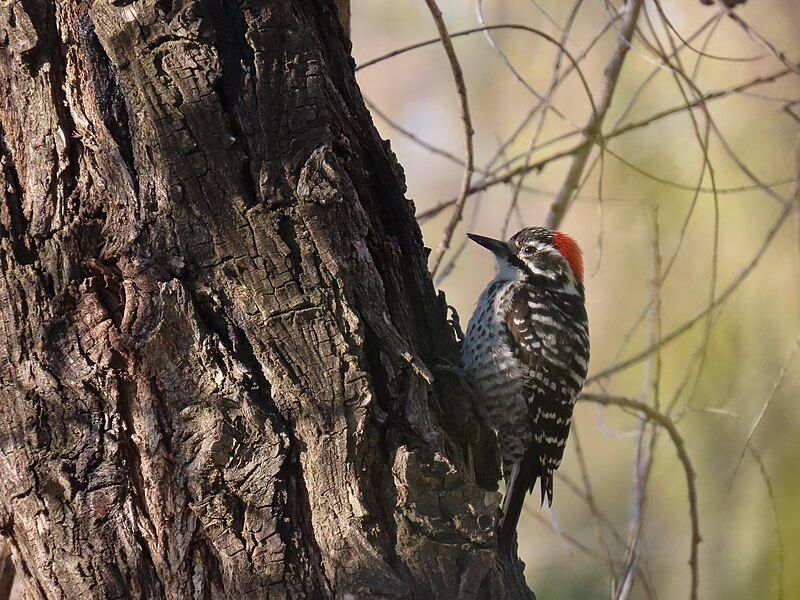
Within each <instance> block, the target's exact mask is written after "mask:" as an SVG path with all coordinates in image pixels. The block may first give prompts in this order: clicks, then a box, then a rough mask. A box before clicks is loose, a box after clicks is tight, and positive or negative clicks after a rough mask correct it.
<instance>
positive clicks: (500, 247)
mask: <svg viewBox="0 0 800 600" xmlns="http://www.w3.org/2000/svg"><path fill="white" fill-rule="evenodd" d="M467 237H468V238H469V239H471V240H472V241H473V242H475V243H476V244H480V245H481V246H483V247H484V248H486V249H488V250H491V251H492V254H494V255H495V256H501V257H505V256H508V252H509V250H508V245H507V244H506V243H505V242H503V241H500V240H495V239H492V238H490V237H484V236H482V235H475V234H474V233H468V234H467Z"/></svg>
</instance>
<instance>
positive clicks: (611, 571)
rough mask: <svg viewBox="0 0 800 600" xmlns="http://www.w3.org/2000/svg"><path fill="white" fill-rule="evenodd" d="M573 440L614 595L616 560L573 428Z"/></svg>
mask: <svg viewBox="0 0 800 600" xmlns="http://www.w3.org/2000/svg"><path fill="white" fill-rule="evenodd" d="M572 439H574V440H575V452H576V453H577V455H578V464H579V465H580V469H581V478H582V479H583V488H584V491H585V493H586V501H587V503H588V505H589V510H590V511H591V513H592V516H593V517H594V521H595V528H594V529H595V534H596V535H597V543H598V544H599V546H600V550H601V551H602V554H603V559H604V562H605V564H606V568H607V569H608V574H609V577H610V578H611V586H612V594H613V590H614V585H615V584H616V580H617V574H616V570H615V569H614V559H613V558H612V556H611V551H610V550H609V549H608V543H607V542H606V536H605V534H604V532H603V522H602V519H601V517H600V509H599V508H598V506H597V501H596V500H595V498H594V493H593V491H592V482H591V480H590V479H589V469H588V467H587V466H586V457H585V456H584V454H583V447H582V446H581V438H580V436H579V435H578V430H577V428H575V427H573V428H572Z"/></svg>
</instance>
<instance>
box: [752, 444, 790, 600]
mask: <svg viewBox="0 0 800 600" xmlns="http://www.w3.org/2000/svg"><path fill="white" fill-rule="evenodd" d="M747 450H748V451H749V452H750V455H751V456H752V457H753V460H755V461H756V464H757V465H758V470H759V471H760V472H761V478H762V479H763V480H764V485H766V486H767V494H768V495H769V502H770V504H771V505H772V517H773V519H774V520H775V537H776V538H777V541H778V600H783V596H784V591H783V577H784V575H783V572H784V562H785V560H784V559H785V557H784V554H785V552H784V548H783V534H782V533H781V520H780V517H779V515H778V502H777V500H776V499H775V490H774V489H773V487H772V480H771V479H770V477H769V474H768V473H767V466H766V465H765V464H764V461H763V460H762V458H761V455H760V454H759V453H758V452H756V451H755V449H754V448H753V447H752V446H748V448H747Z"/></svg>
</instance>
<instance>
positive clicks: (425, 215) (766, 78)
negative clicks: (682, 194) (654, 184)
mask: <svg viewBox="0 0 800 600" xmlns="http://www.w3.org/2000/svg"><path fill="white" fill-rule="evenodd" d="M790 72H791V71H789V70H787V69H782V70H780V71H777V72H774V73H771V74H769V75H762V76H758V77H755V78H753V79H750V80H748V81H746V82H744V83H741V84H739V85H737V86H734V87H731V88H726V89H722V90H716V91H713V92H708V93H706V94H703V95H702V96H700V97H698V98H697V99H696V100H693V101H692V102H690V103H688V104H679V105H677V106H674V107H672V108H668V109H665V110H663V111H661V112H658V113H655V114H654V115H651V116H650V117H647V118H645V119H642V120H639V121H635V122H633V123H629V124H627V125H624V126H622V127H620V128H618V129H615V130H614V131H612V132H610V133H606V134H604V135H603V141H604V142H606V143H607V142H608V141H609V140H611V139H614V138H616V137H619V136H621V135H623V134H626V133H630V132H631V131H635V130H637V129H642V128H644V127H647V126H649V125H652V124H653V123H655V122H656V121H660V120H661V119H664V118H666V117H670V116H672V115H676V114H679V113H682V112H684V111H686V110H689V109H691V108H694V107H697V106H700V105H701V104H702V103H703V102H708V101H709V100H717V99H721V98H726V97H728V96H730V95H732V94H735V93H738V92H742V91H744V90H746V89H748V88H751V87H755V86H758V85H763V84H766V83H772V82H774V81H776V80H778V79H780V78H782V77H784V76H786V75H787V74H789V73H790ZM578 133H579V132H572V133H568V134H565V135H561V136H558V137H556V138H553V139H552V140H548V141H546V142H543V143H541V144H540V145H539V149H542V148H544V147H546V146H550V145H552V144H553V143H555V142H559V141H563V140H564V139H567V138H569V137H573V136H575V135H577V134H578ZM590 144H591V141H590V140H583V141H582V142H580V143H578V144H576V145H574V146H571V147H569V148H567V149H566V150H561V151H559V152H556V153H554V154H552V155H550V156H547V157H545V158H542V159H540V160H538V161H535V162H532V163H530V164H528V165H521V166H519V167H516V168H513V169H510V170H509V171H506V172H505V173H502V174H499V175H495V176H494V177H489V178H485V179H482V180H480V181H478V182H477V183H476V184H475V185H473V186H472V187H471V188H470V190H469V193H470V195H472V194H475V193H478V192H482V191H484V190H487V189H489V188H491V187H494V186H495V185H498V184H504V183H508V182H509V181H511V180H512V179H514V178H515V177H516V176H517V175H520V174H522V173H529V172H532V171H540V170H542V169H543V168H544V167H545V166H547V165H548V164H549V163H551V162H554V161H556V160H560V159H562V158H566V157H568V156H573V155H575V154H576V153H577V152H578V151H580V150H581V149H582V148H583V147H584V146H587V145H590ZM605 151H606V152H608V153H609V154H611V155H612V156H614V157H615V158H616V159H617V160H620V161H621V162H623V163H624V164H626V165H628V166H630V167H632V168H634V169H635V170H637V172H639V173H641V174H642V175H644V176H646V177H649V178H651V179H654V180H656V181H659V182H660V183H664V184H666V185H671V186H673V187H677V188H679V189H684V190H687V191H691V192H694V191H695V190H697V189H698V188H696V187H695V186H690V185H685V184H681V183H676V182H672V181H669V180H667V179H663V178H659V177H657V176H654V175H651V174H650V173H647V172H645V171H644V170H642V169H640V168H638V167H636V166H635V165H633V164H632V163H630V162H629V161H627V160H626V159H624V158H623V157H621V156H619V155H618V154H617V153H615V152H613V151H611V150H610V149H609V148H608V147H606V148H605ZM523 157H524V154H522V155H520V156H519V157H516V158H515V159H512V162H513V161H514V160H517V159H522V158H523ZM794 181H795V179H794V178H792V179H781V180H779V181H773V182H769V183H766V184H753V185H745V186H735V187H729V188H718V189H717V190H716V192H717V193H718V194H735V193H740V192H746V191H757V190H763V189H765V188H774V187H778V186H781V185H786V184H788V183H793V182H794ZM699 191H700V192H701V193H713V192H714V190H713V189H711V188H706V187H701V188H699ZM455 202H456V200H455V199H453V198H451V199H448V200H443V201H441V202H439V203H438V204H436V205H434V206H432V207H430V208H428V209H426V210H424V211H422V212H421V213H419V214H418V215H417V219H418V220H420V221H424V220H425V219H429V218H431V217H434V216H436V215H437V214H439V213H440V212H441V211H442V210H444V209H446V208H447V207H449V206H452V205H453V204H455Z"/></svg>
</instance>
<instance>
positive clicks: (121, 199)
mask: <svg viewBox="0 0 800 600" xmlns="http://www.w3.org/2000/svg"><path fill="white" fill-rule="evenodd" d="M0 27H1V29H0V185H1V186H2V192H1V193H2V205H1V206H0V310H1V311H2V313H1V315H0V479H1V480H2V485H1V486H0V542H5V543H6V544H7V545H8V547H9V548H10V550H11V555H12V557H13V562H14V566H15V567H16V572H17V576H18V577H20V578H21V580H22V583H23V586H24V588H25V589H26V590H27V594H28V595H29V597H31V598H123V597H135V598H148V599H151V598H265V597H275V598H283V597H295V598H301V597H309V598H328V597H333V596H337V597H342V598H347V597H371V598H372V597H386V598H411V597H416V598H433V597H439V598H455V597H459V598H471V597H472V598H477V597H480V598H514V597H524V596H526V595H527V591H526V590H524V589H523V587H524V586H520V585H519V584H518V582H519V576H520V573H521V570H520V565H512V566H510V567H508V568H507V569H506V570H505V571H506V572H505V575H504V568H503V566H502V564H501V563H500V562H499V561H498V557H497V553H496V546H495V538H494V531H495V527H496V518H497V504H498V495H497V493H496V492H495V491H493V490H494V489H496V488H495V481H496V466H495V465H494V458H493V451H492V450H491V449H492V448H493V444H492V441H491V436H489V435H487V434H486V432H485V431H483V430H482V429H481V428H480V427H479V426H478V425H477V423H476V421H475V420H474V418H473V417H472V409H471V407H470V403H469V401H468V400H466V399H465V396H464V394H463V393H460V392H459V388H458V385H457V382H456V381H455V380H454V379H453V377H452V376H448V375H444V374H443V375H441V376H436V377H435V379H434V376H433V375H432V374H431V372H432V371H433V370H434V365H436V364H437V363H438V362H442V361H446V360H451V361H452V360H454V359H455V357H456V345H455V341H454V338H453V334H452V332H451V330H450V328H449V326H448V324H447V321H446V305H445V302H444V300H443V298H441V297H437V295H436V293H435V290H434V288H433V285H432V284H431V280H430V277H429V276H428V274H427V270H426V258H427V254H426V252H425V250H424V248H423V244H422V238H421V235H420V231H419V229H418V227H417V225H416V223H415V221H414V217H413V205H412V204H411V203H410V202H409V201H408V200H406V198H405V197H404V183H403V174H402V171H401V169H400V167H399V166H398V165H397V163H396V161H395V158H394V156H393V154H392V153H391V151H390V149H389V147H388V144H386V143H385V142H383V141H381V139H380V138H379V137H378V135H377V133H376V131H375V129H374V127H373V125H372V122H371V120H370V116H369V114H368V112H367V110H366V109H365V107H364V103H363V100H362V98H361V95H360V93H359V91H358V88H357V85H356V83H355V78H354V74H353V62H352V60H351V59H350V57H349V42H348V41H347V39H346V37H345V36H344V34H343V31H342V28H341V27H340V25H339V22H338V21H337V15H336V11H335V8H334V3H333V2H332V1H331V0H261V1H259V0H136V1H133V2H131V1H130V0H94V1H92V0H84V1H83V2H74V1H68V0H63V1H57V2H56V1H55V0H3V1H2V3H1V4H0ZM480 460H483V461H484V462H485V464H482V465H479V466H476V462H478V461H480ZM0 546H2V543H0ZM0 566H2V564H0ZM506 582H508V583H506ZM1 585H2V584H0V586H1Z"/></svg>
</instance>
